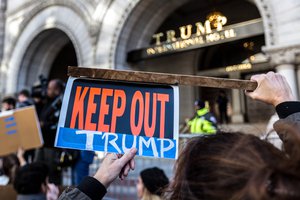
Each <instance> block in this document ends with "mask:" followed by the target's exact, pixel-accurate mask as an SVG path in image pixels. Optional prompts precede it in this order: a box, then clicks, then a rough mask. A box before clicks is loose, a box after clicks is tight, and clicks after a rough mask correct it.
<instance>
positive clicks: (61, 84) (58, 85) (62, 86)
mask: <svg viewBox="0 0 300 200" xmlns="http://www.w3.org/2000/svg"><path fill="white" fill-rule="evenodd" d="M50 81H53V82H54V83H55V87H56V88H57V89H58V90H59V92H63V91H64V89H65V83H64V82H63V81H62V80H60V79H53V80H50Z"/></svg>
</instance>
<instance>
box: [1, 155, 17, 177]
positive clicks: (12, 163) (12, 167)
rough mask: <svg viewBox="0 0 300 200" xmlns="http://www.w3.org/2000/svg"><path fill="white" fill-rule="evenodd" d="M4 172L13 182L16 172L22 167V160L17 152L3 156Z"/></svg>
mask: <svg viewBox="0 0 300 200" xmlns="http://www.w3.org/2000/svg"><path fill="white" fill-rule="evenodd" d="M2 162H3V164H2V165H3V167H2V168H3V173H4V174H5V175H6V176H8V177H9V183H13V182H14V179H15V174H16V171H17V170H18V168H19V167H20V162H19V160H18V157H17V156H16V155H15V154H10V155H7V156H4V157H3V161H2Z"/></svg>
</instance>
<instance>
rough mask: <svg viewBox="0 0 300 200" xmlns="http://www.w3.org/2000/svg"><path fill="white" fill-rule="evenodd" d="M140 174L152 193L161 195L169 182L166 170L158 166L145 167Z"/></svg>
mask: <svg viewBox="0 0 300 200" xmlns="http://www.w3.org/2000/svg"><path fill="white" fill-rule="evenodd" d="M140 175H141V179H142V181H143V184H144V186H145V187H146V188H147V190H148V191H149V192H150V193H151V194H155V195H158V196H160V195H161V194H162V191H163V189H164V188H165V187H166V186H167V185H168V184H169V179H168V177H167V176H166V174H165V172H164V171H163V170H161V169H159V168H158V167H153V168H147V169H144V170H143V171H141V173H140Z"/></svg>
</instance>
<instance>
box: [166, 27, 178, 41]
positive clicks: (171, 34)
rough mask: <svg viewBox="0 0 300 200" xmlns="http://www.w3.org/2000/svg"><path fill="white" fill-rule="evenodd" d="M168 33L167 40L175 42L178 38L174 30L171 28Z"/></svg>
mask: <svg viewBox="0 0 300 200" xmlns="http://www.w3.org/2000/svg"><path fill="white" fill-rule="evenodd" d="M166 33H167V42H175V41H176V40H177V39H176V37H175V31H174V30H169V31H167V32H166Z"/></svg>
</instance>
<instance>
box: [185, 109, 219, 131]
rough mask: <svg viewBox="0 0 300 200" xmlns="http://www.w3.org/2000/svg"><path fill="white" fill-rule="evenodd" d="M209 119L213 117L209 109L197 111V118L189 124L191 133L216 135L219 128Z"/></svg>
mask: <svg viewBox="0 0 300 200" xmlns="http://www.w3.org/2000/svg"><path fill="white" fill-rule="evenodd" d="M209 117H213V116H212V115H211V114H210V113H209V111H208V109H207V108H202V109H200V110H197V115H196V117H194V118H193V119H191V120H190V121H189V122H188V124H189V126H190V132H191V133H200V134H215V133H216V132H217V128H216V126H215V124H214V123H213V122H212V121H211V120H210V119H209ZM213 118H214V117H213Z"/></svg>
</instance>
